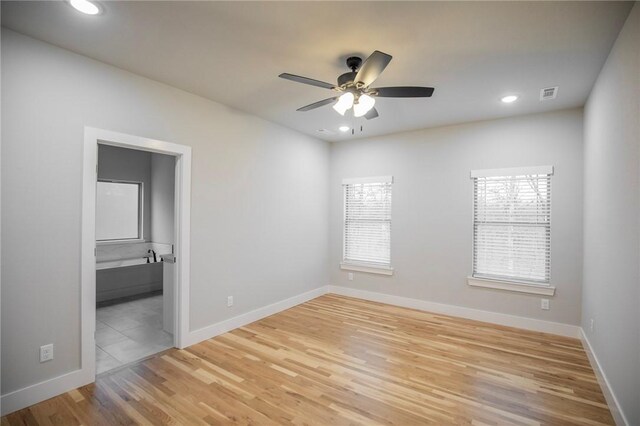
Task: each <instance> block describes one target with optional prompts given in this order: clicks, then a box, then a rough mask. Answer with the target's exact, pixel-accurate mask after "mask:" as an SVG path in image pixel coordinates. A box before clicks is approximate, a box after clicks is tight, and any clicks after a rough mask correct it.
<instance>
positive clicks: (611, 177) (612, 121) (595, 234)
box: [582, 4, 640, 425]
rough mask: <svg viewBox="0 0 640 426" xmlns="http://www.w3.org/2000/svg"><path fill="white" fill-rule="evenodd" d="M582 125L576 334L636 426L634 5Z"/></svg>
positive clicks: (638, 204)
mask: <svg viewBox="0 0 640 426" xmlns="http://www.w3.org/2000/svg"><path fill="white" fill-rule="evenodd" d="M584 124H585V126H584V128H585V130H584V134H585V148H584V159H585V162H584V164H585V166H584V272H583V277H584V278H583V286H584V288H583V299H582V305H583V312H582V327H583V329H584V331H585V333H586V335H587V338H588V340H589V342H590V343H591V346H592V347H593V350H594V352H595V355H596V357H597V358H598V360H599V362H600V364H601V366H602V369H603V370H604V372H605V375H606V376H607V379H608V380H609V382H610V384H611V387H612V388H613V392H614V394H615V395H616V397H617V399H618V401H619V402H620V404H621V406H622V409H623V412H624V414H625V415H626V417H627V420H628V422H629V424H630V425H640V271H639V270H638V268H639V265H640V6H639V5H638V4H636V5H635V6H634V8H633V10H632V11H631V14H630V15H629V17H628V18H627V22H626V24H625V26H624V27H623V29H622V31H621V33H620V35H619V37H618V40H617V41H616V43H615V45H614V47H613V50H612V51H611V53H610V54H609V58H608V59H607V62H606V63H605V65H604V67H603V69H602V72H601V73H600V76H599V77H598V80H597V82H596V84H595V87H594V88H593V91H592V92H591V95H590V96H589V100H588V102H587V105H586V107H585V123H584ZM591 319H593V320H594V329H593V331H591V330H590V321H591Z"/></svg>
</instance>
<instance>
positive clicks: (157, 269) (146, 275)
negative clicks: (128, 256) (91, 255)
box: [96, 259, 163, 303]
mask: <svg viewBox="0 0 640 426" xmlns="http://www.w3.org/2000/svg"><path fill="white" fill-rule="evenodd" d="M134 260H137V259H134ZM109 263H113V262H109ZM100 266H102V265H100V264H98V269H97V270H96V302H98V303H99V302H105V301H107V300H114V299H121V298H123V297H128V296H135V295H141V294H145V293H152V292H154V291H161V290H162V273H163V270H162V262H155V263H145V262H144V261H142V260H140V261H139V263H138V264H126V265H114V266H111V267H102V268H101V267H100Z"/></svg>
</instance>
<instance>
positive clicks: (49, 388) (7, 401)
mask: <svg viewBox="0 0 640 426" xmlns="http://www.w3.org/2000/svg"><path fill="white" fill-rule="evenodd" d="M94 380H95V378H94V377H87V375H86V374H85V373H84V372H83V371H82V370H75V371H72V372H70V373H66V374H63V375H62V376H58V377H54V378H52V379H49V380H45V381H44V382H40V383H36V384H34V385H31V386H27V387H26V388H22V389H18V390H16V391H13V392H10V393H8V394H5V395H2V403H1V405H2V415H3V416H4V415H5V414H9V413H13V412H14V411H18V410H21V409H23V408H25V407H29V406H30V405H33V404H37V403H38V402H41V401H45V400H47V399H49V398H53V397H54V396H58V395H60V394H63V393H65V392H69V391H70V390H73V389H76V388H79V387H81V386H84V385H88V384H89V383H92V382H93V381H94Z"/></svg>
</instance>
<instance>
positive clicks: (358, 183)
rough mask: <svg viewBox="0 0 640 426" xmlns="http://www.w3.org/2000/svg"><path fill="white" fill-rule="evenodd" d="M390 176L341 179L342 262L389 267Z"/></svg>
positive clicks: (391, 181) (391, 182) (391, 180)
mask: <svg viewBox="0 0 640 426" xmlns="http://www.w3.org/2000/svg"><path fill="white" fill-rule="evenodd" d="M392 184H393V178H392V177H391V176H388V177H387V176H385V177H377V178H375V177H372V178H362V179H345V180H344V181H343V188H344V254H343V262H344V263H355V264H366V265H371V266H374V267H375V266H379V267H390V265H391V187H392Z"/></svg>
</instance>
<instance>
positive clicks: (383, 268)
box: [340, 176, 394, 275]
mask: <svg viewBox="0 0 640 426" xmlns="http://www.w3.org/2000/svg"><path fill="white" fill-rule="evenodd" d="M393 183H394V180H393V176H373V177H362V178H345V179H343V180H342V208H343V214H342V261H341V262H340V269H342V270H348V271H356V272H367V273H372V274H380V275H393V272H394V268H393V267H392V263H391V259H392V256H391V224H392V218H391V217H390V218H389V263H388V264H381V263H376V262H363V261H352V260H347V259H346V254H347V238H346V230H347V187H348V186H349V185H359V184H391V185H392V186H391V191H392V192H391V193H392V194H393ZM392 209H393V196H392V198H391V210H392Z"/></svg>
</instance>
